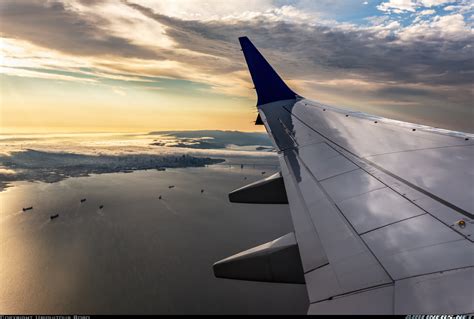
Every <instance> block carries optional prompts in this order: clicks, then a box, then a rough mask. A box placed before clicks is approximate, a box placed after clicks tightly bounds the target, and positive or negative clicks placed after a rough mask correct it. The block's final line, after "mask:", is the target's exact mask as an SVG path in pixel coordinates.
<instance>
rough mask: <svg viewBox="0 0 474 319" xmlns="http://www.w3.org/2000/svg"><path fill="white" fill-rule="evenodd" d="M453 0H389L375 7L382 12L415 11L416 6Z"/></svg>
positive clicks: (438, 4)
mask: <svg viewBox="0 0 474 319" xmlns="http://www.w3.org/2000/svg"><path fill="white" fill-rule="evenodd" d="M452 2H455V1H454V0H389V1H385V2H382V3H381V4H379V5H378V6H377V9H379V10H380V11H384V12H395V13H403V12H415V11H416V10H417V9H418V8H420V7H421V8H424V7H428V8H431V7H436V6H440V5H444V4H448V3H452Z"/></svg>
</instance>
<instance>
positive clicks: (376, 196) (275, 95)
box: [214, 37, 474, 314]
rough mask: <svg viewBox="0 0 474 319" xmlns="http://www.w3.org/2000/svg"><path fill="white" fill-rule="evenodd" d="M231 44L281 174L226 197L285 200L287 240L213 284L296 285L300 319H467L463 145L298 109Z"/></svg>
mask: <svg viewBox="0 0 474 319" xmlns="http://www.w3.org/2000/svg"><path fill="white" fill-rule="evenodd" d="M239 40H240V44H241V47H242V50H243V53H244V55H245V59H246V61H247V64H248V67H249V71H250V74H251V76H252V80H253V82H254V84H255V89H256V91H257V95H258V103H257V104H258V105H257V107H258V112H259V116H258V119H257V124H263V125H265V128H266V130H267V132H268V134H269V135H270V136H271V138H272V140H273V143H274V145H275V147H276V149H277V151H278V157H279V161H280V166H281V173H278V174H276V175H274V176H271V177H269V178H267V179H265V180H263V181H260V182H257V183H253V184H251V185H248V186H246V187H243V188H241V189H239V190H236V191H234V192H232V193H231V194H230V195H229V198H230V200H231V201H233V202H241V203H285V202H288V203H289V206H290V211H291V217H292V221H293V226H294V230H295V232H294V233H291V234H288V235H286V236H283V237H282V238H279V239H277V240H275V241H272V242H270V243H267V244H264V245H262V246H259V247H256V248H253V249H250V250H249V251H246V252H242V253H240V254H237V255H235V256H232V257H229V258H227V259H224V260H223V261H220V262H218V263H216V264H215V265H214V272H215V274H216V276H218V277H223V278H234V279H246V280H258V281H269V282H287V283H288V282H290V283H291V282H292V283H302V282H305V283H306V287H307V291H308V296H309V302H310V306H309V310H308V313H309V314H322V313H324V314H333V313H338V314H340V313H348V314H416V313H425V314H426V313H430V314H433V313H445V314H446V313H456V314H461V313H473V312H474V302H473V300H474V244H473V239H474V215H473V213H474V169H473V163H474V162H473V160H474V143H473V142H474V135H472V134H466V133H461V132H453V131H447V130H441V129H436V128H431V127H427V126H422V125H416V124H410V123H405V122H399V121H395V120H389V119H385V118H381V117H377V116H371V115H368V114H364V113H361V112H353V111H347V110H343V109H340V108H335V107H330V106H327V105H323V104H321V103H318V102H314V101H310V100H307V99H305V98H303V97H301V96H299V95H298V94H296V93H294V92H293V91H292V90H291V89H290V88H289V87H288V86H287V85H286V84H285V83H284V81H283V80H282V79H281V78H280V77H279V76H278V74H277V73H276V72H275V71H274V70H273V68H272V67H271V66H270V65H269V64H268V62H267V61H266V60H265V58H264V57H263V56H262V55H261V54H260V53H259V51H258V50H257V49H256V48H255V46H254V45H253V44H252V43H251V42H250V40H249V39H248V38H247V37H243V38H240V39H239Z"/></svg>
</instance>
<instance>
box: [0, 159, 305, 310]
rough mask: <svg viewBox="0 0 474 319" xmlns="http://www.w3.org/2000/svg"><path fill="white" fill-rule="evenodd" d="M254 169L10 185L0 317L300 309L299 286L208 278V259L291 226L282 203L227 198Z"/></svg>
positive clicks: (0, 211)
mask: <svg viewBox="0 0 474 319" xmlns="http://www.w3.org/2000/svg"><path fill="white" fill-rule="evenodd" d="M262 170H264V169H263V168H258V169H257V168H252V167H251V166H250V167H245V168H244V169H243V170H242V169H240V167H232V168H230V167H228V166H227V165H215V166H211V167H207V168H180V169H169V170H167V171H165V172H158V171H151V170H150V171H136V172H133V173H128V174H127V173H114V174H102V175H94V176H91V177H80V178H69V179H66V180H63V181H61V182H58V183H54V184H45V183H38V182H37V183H28V182H20V183H16V184H15V186H14V187H11V188H8V189H7V190H5V191H4V192H1V193H0V252H1V255H0V313H70V314H72V313H91V314H130V313H143V314H148V313H158V314H219V313H223V314H252V313H255V314H275V313H276V314H291V313H296V314H299V313H301V314H302V313H305V312H306V310H307V303H308V301H307V296H306V291H305V287H304V286H303V285H288V284H269V283H254V282H244V281H233V280H224V279H216V278H214V275H213V272H212V264H213V263H214V262H215V261H217V260H220V259H222V258H225V257H228V256H230V255H232V254H235V253H237V252H239V251H241V250H244V249H247V248H250V247H253V246H255V245H258V244H261V243H264V242H267V241H270V240H272V239H275V238H277V237H279V236H282V235H284V234H286V233H288V232H291V231H292V223H291V218H290V215H289V209H288V206H286V205H244V204H231V203H229V202H228V199H227V194H228V192H229V191H231V190H233V189H235V188H237V187H240V186H243V185H245V184H248V183H249V182H252V181H255V180H257V179H260V178H261V171H262ZM273 170H274V168H273ZM271 171H272V168H267V174H270V173H271ZM244 177H247V178H248V179H247V180H244ZM170 185H175V186H176V187H175V188H173V189H169V188H168V186H170ZM201 189H204V190H205V191H204V193H203V194H201ZM160 195H161V196H163V199H162V200H159V199H158V196H160ZM81 198H87V201H86V202H85V203H83V204H81V203H80V199H81ZM99 205H104V208H103V209H102V210H100V209H99ZM27 206H33V210H31V211H28V212H23V211H22V208H23V207H27ZM54 214H59V217H58V218H57V219H55V220H50V215H54Z"/></svg>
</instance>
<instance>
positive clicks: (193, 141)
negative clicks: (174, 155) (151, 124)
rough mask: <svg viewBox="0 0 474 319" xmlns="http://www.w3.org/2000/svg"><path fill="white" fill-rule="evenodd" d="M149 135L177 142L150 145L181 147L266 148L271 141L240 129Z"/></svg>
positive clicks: (260, 134)
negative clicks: (173, 138)
mask: <svg viewBox="0 0 474 319" xmlns="http://www.w3.org/2000/svg"><path fill="white" fill-rule="evenodd" d="M149 135H160V136H163V135H164V136H168V137H175V138H176V139H177V142H175V143H169V142H166V141H155V142H153V143H151V145H156V146H167V147H183V148H194V149H224V148H229V147H230V146H234V145H235V146H256V150H266V148H264V147H265V146H267V147H271V146H272V142H271V140H270V138H269V137H268V135H267V134H266V133H260V132H240V131H219V130H199V131H158V132H150V133H149Z"/></svg>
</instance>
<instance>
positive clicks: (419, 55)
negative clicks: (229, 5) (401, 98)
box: [125, 2, 474, 85]
mask: <svg viewBox="0 0 474 319" xmlns="http://www.w3.org/2000/svg"><path fill="white" fill-rule="evenodd" d="M125 3H127V2H125ZM127 4H128V5H129V6H130V7H132V8H134V9H136V10H138V11H140V12H141V13H143V14H144V15H146V16H147V17H149V18H152V19H154V20H156V21H158V22H159V23H162V24H164V25H166V26H167V27H168V29H167V35H168V36H170V37H172V38H173V40H174V41H176V42H177V43H178V44H179V46H180V47H182V48H186V49H190V50H193V51H197V52H201V53H205V54H210V55H213V56H225V57H229V58H231V59H232V60H234V61H239V60H241V56H240V55H241V54H240V52H239V50H238V49H239V48H238V45H237V38H238V37H239V36H242V35H248V36H249V37H250V38H251V39H252V40H253V41H254V43H256V44H257V45H258V47H259V48H261V49H262V50H264V51H265V50H266V49H267V50H268V52H277V53H276V54H279V55H280V59H279V60H280V62H282V61H283V63H281V67H279V69H283V70H284V71H285V73H286V74H289V75H293V76H299V77H305V76H307V75H311V74H314V72H315V71H317V70H318V71H320V70H321V69H323V70H327V71H335V72H337V73H339V74H340V75H345V76H347V74H348V73H350V74H351V75H355V76H356V77H357V76H358V77H361V78H367V79H371V80H377V81H397V82H404V83H422V84H428V85H463V84H467V83H472V81H473V74H474V59H473V56H474V46H472V43H474V36H473V35H472V33H471V34H469V36H465V37H463V38H462V39H453V40H451V39H447V38H442V37H438V38H424V37H423V35H421V36H420V37H418V38H414V39H412V40H410V41H400V39H399V38H398V37H397V35H396V34H394V33H388V34H387V35H386V36H384V37H381V36H380V35H379V34H377V33H378V32H380V30H376V29H370V28H365V29H363V28H356V27H345V28H343V27H339V26H321V25H309V24H295V23H288V22H285V21H271V20H269V19H265V18H263V17H260V18H256V19H254V20H252V21H234V22H217V21H211V22H203V21H184V20H180V19H176V18H171V17H168V16H165V15H162V14H159V13H156V12H153V11H152V10H151V9H149V8H146V7H143V6H140V5H138V4H131V3H127ZM269 55H270V56H271V53H270V54H269ZM290 56H291V60H292V61H293V63H289V60H287V61H285V60H286V58H285V57H290ZM282 59H283V60H282ZM234 66H235V68H236V69H237V68H240V67H241V65H240V64H234ZM333 76H335V77H337V76H338V74H333Z"/></svg>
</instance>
